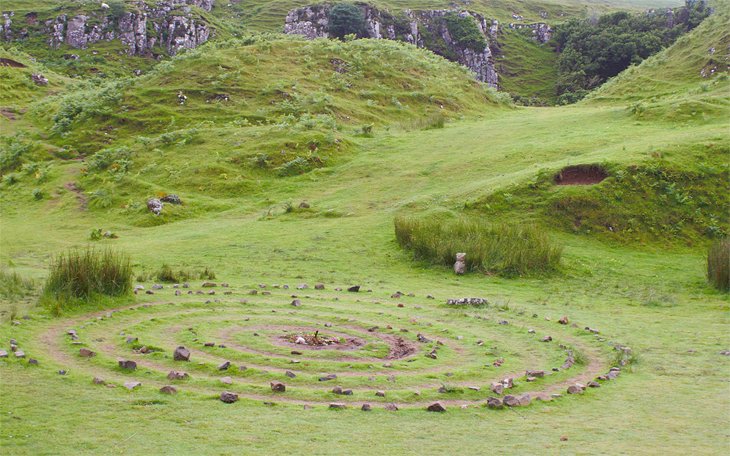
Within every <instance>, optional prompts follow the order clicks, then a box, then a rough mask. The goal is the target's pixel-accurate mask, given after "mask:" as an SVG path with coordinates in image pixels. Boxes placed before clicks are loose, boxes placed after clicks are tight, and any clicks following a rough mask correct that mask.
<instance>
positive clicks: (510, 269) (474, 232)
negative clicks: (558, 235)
mask: <svg viewBox="0 0 730 456" xmlns="http://www.w3.org/2000/svg"><path fill="white" fill-rule="evenodd" d="M395 236H396V239H397V241H398V244H400V246H401V247H403V248H404V249H407V250H410V251H412V252H413V256H414V257H415V259H417V260H424V261H427V262H430V263H432V264H441V265H447V266H451V265H453V264H454V259H455V256H456V253H457V252H466V266H467V270H469V271H481V272H486V273H493V274H499V275H502V276H505V277H514V276H523V275H529V274H536V273H537V274H540V273H548V272H553V271H555V270H556V269H557V268H558V267H559V265H560V258H561V255H562V247H560V246H558V245H555V244H554V243H553V242H552V241H551V240H550V238H549V236H548V235H547V233H545V231H543V230H542V229H540V228H539V227H537V226H532V225H524V226H517V225H507V224H501V225H491V224H489V223H486V222H484V221H482V220H470V219H465V218H459V219H453V220H440V219H424V218H414V217H396V219H395Z"/></svg>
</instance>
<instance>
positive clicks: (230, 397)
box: [220, 391, 238, 404]
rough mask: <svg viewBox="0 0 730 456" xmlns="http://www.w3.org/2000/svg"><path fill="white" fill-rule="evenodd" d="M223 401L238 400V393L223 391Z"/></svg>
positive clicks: (228, 402) (227, 402) (232, 401)
mask: <svg viewBox="0 0 730 456" xmlns="http://www.w3.org/2000/svg"><path fill="white" fill-rule="evenodd" d="M220 400H221V402H225V403H226V404H232V403H234V402H236V401H238V394H236V393H231V392H230V391H223V392H222V393H221V396H220Z"/></svg>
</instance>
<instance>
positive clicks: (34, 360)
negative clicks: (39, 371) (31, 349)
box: [28, 358, 38, 366]
mask: <svg viewBox="0 0 730 456" xmlns="http://www.w3.org/2000/svg"><path fill="white" fill-rule="evenodd" d="M28 364H31V365H33V366H37V365H38V360H37V359H35V358H28Z"/></svg>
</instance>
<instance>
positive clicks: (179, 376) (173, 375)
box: [167, 371, 190, 380]
mask: <svg viewBox="0 0 730 456" xmlns="http://www.w3.org/2000/svg"><path fill="white" fill-rule="evenodd" d="M188 378H190V376H189V375H188V374H187V372H179V371H170V373H169V374H167V379H168V380H187V379H188Z"/></svg>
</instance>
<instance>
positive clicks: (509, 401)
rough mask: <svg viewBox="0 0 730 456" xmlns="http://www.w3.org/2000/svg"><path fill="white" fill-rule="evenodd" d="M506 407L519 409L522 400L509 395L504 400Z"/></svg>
mask: <svg viewBox="0 0 730 456" xmlns="http://www.w3.org/2000/svg"><path fill="white" fill-rule="evenodd" d="M502 402H503V403H504V405H506V406H508V407H517V406H519V405H520V400H519V398H517V396H512V395H507V396H505V397H504V398H503V399H502Z"/></svg>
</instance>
